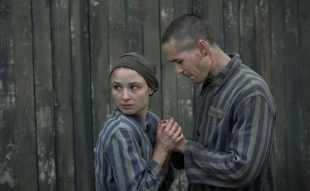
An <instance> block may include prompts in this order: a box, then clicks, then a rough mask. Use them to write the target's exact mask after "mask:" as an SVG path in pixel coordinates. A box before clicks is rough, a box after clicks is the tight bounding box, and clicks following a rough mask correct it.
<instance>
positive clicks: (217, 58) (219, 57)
mask: <svg viewBox="0 0 310 191" xmlns="http://www.w3.org/2000/svg"><path fill="white" fill-rule="evenodd" d="M212 56H213V58H214V63H213V71H212V76H217V75H218V74H219V73H220V72H221V71H223V70H224V68H225V66H226V65H227V64H229V62H230V60H231V58H230V57H229V55H228V54H226V53H225V52H224V51H223V50H222V49H220V48H219V47H216V48H214V51H213V53H212Z"/></svg>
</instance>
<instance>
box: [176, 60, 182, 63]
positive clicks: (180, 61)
mask: <svg viewBox="0 0 310 191" xmlns="http://www.w3.org/2000/svg"><path fill="white" fill-rule="evenodd" d="M175 62H176V63H177V64H183V60H176V61H175Z"/></svg>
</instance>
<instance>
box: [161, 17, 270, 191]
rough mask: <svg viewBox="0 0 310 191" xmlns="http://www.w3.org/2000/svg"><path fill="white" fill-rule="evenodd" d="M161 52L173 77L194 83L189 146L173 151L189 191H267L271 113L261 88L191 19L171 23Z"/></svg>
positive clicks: (254, 77)
mask: <svg viewBox="0 0 310 191" xmlns="http://www.w3.org/2000/svg"><path fill="white" fill-rule="evenodd" d="M162 48H163V52H164V54H165V55H166V57H167V59H168V61H169V62H170V63H172V64H175V68H176V73H177V74H181V75H184V76H186V77H188V78H190V79H191V80H192V82H193V83H194V98H193V99H194V101H193V122H194V127H193V140H186V139H184V140H183V141H181V143H179V144H177V145H176V148H175V150H177V151H179V152H181V153H183V154H184V168H185V173H186V176H187V178H188V181H189V190H192V191H195V190H211V191H212V190H217V191H219V190H244V191H245V190H273V179H272V173H271V166H270V163H271V157H270V156H271V145H272V131H273V129H274V126H275V121H276V111H275V106H274V103H273V98H272V95H271V93H270V90H269V88H268V85H267V83H266V82H265V81H264V80H263V78H262V77H261V76H260V75H258V74H257V73H255V72H254V71H253V70H251V69H250V68H249V67H247V66H246V65H244V64H242V61H241V59H240V57H239V56H238V55H228V54H226V53H225V52H224V51H223V50H222V49H221V48H220V47H219V46H218V44H217V43H216V38H215V34H214V33H212V31H211V30H210V27H209V26H208V24H207V23H206V22H204V20H202V19H201V18H199V17H197V16H193V15H183V16H181V17H179V18H177V19H176V20H174V21H173V22H172V23H171V24H170V25H169V26H168V28H167V30H166V31H165V33H164V35H163V37H162Z"/></svg>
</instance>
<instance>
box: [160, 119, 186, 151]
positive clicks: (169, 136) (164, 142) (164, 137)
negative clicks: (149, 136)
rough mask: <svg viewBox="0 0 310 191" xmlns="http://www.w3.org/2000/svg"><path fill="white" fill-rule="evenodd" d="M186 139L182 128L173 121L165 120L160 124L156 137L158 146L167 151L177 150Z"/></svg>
mask: <svg viewBox="0 0 310 191" xmlns="http://www.w3.org/2000/svg"><path fill="white" fill-rule="evenodd" d="M183 139H185V138H184V135H183V133H182V128H181V127H180V126H179V124H178V123H177V122H176V121H175V120H174V119H173V118H170V119H168V120H163V121H161V122H160V123H159V126H158V128H157V135H156V144H157V146H159V147H163V148H165V150H167V151H172V150H174V149H175V147H176V145H177V144H178V143H180V142H181V140H183Z"/></svg>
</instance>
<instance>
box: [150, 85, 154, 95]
mask: <svg viewBox="0 0 310 191" xmlns="http://www.w3.org/2000/svg"><path fill="white" fill-rule="evenodd" d="M153 94H154V91H153V89H152V88H150V87H149V96H152V95H153Z"/></svg>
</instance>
